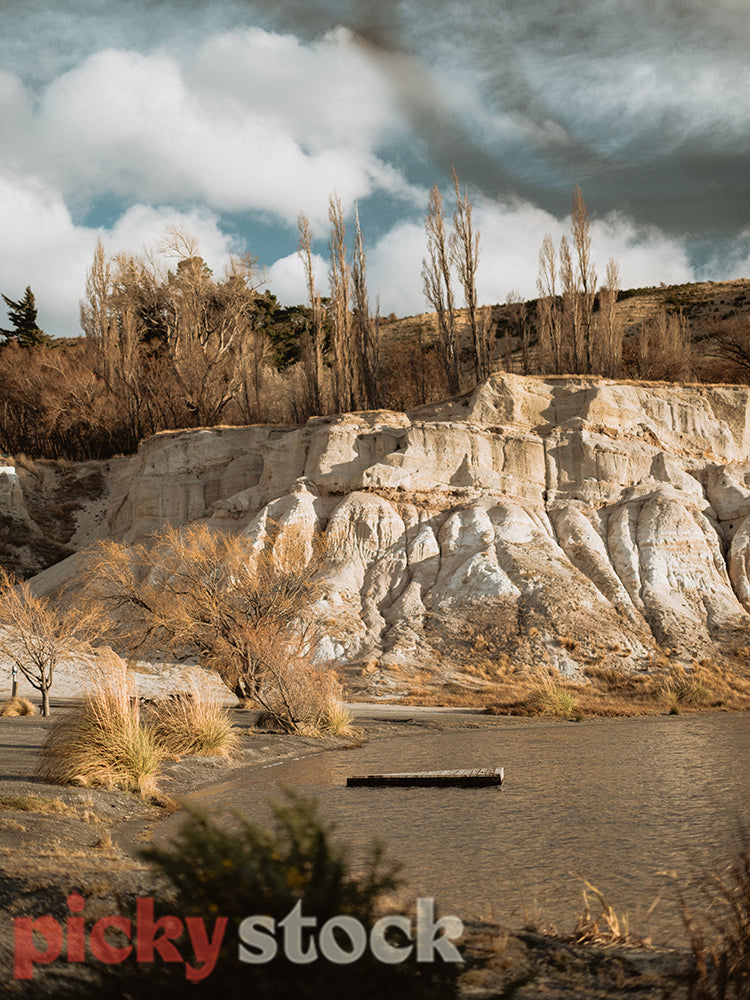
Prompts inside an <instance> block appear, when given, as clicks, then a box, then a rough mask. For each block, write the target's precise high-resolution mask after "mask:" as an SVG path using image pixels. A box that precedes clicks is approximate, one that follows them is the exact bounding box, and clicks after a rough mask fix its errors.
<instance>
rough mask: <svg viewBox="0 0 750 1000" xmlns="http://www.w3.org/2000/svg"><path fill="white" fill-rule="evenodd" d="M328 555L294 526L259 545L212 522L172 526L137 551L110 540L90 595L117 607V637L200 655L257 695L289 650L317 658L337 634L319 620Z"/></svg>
mask: <svg viewBox="0 0 750 1000" xmlns="http://www.w3.org/2000/svg"><path fill="white" fill-rule="evenodd" d="M323 555H324V545H323V542H322V540H321V539H320V538H318V537H312V538H309V537H307V536H305V535H303V534H302V533H301V532H297V531H294V530H290V529H288V528H287V529H286V530H285V531H283V532H278V533H273V532H271V534H270V535H269V537H268V539H267V541H266V544H265V546H264V547H262V548H260V549H259V548H258V547H257V546H254V545H253V544H252V543H251V542H250V540H249V539H248V538H246V537H245V536H244V535H239V534H229V533H226V532H221V531H212V530H211V529H210V528H209V527H208V526H207V525H205V524H195V525H189V526H187V527H185V528H183V529H181V530H177V529H174V528H169V527H167V528H165V529H163V530H162V531H161V532H160V533H159V534H158V535H156V536H154V538H152V539H150V540H149V541H148V542H145V543H140V544H136V545H133V546H127V545H125V544H124V543H122V542H116V541H111V540H110V541H105V542H101V543H100V544H99V545H98V546H97V547H96V548H95V549H94V550H92V551H91V552H90V553H89V555H88V557H87V560H86V564H85V580H86V595H87V598H88V600H89V601H91V602H93V603H94V605H95V606H99V607H103V608H106V609H108V611H109V620H110V622H111V628H112V636H111V637H112V639H113V640H115V641H117V642H119V643H121V644H126V645H127V646H128V648H129V650H130V652H131V654H135V653H136V652H141V653H148V652H151V653H153V652H158V651H159V650H162V651H163V650H164V649H165V648H167V649H169V650H171V651H172V653H173V654H175V655H177V656H181V655H185V654H193V655H196V654H197V655H198V656H199V657H200V658H201V660H202V661H203V663H204V664H205V665H206V666H208V667H210V668H212V669H214V670H216V671H217V673H218V674H219V676H220V677H221V678H222V680H223V681H224V683H225V684H226V685H227V687H229V688H230V690H232V691H234V692H235V693H236V694H237V696H238V697H239V698H243V699H244V698H248V699H253V698H257V697H258V695H259V692H261V693H262V691H263V689H264V684H267V682H268V678H266V677H265V676H264V672H265V671H266V669H267V668H268V665H269V663H276V657H277V654H278V651H279V650H280V649H282V648H289V649H292V648H296V649H297V650H298V652H300V653H301V651H302V650H304V651H306V653H307V655H308V657H309V659H310V660H312V659H314V656H315V652H316V650H317V649H318V648H319V646H320V642H321V641H322V639H323V636H324V635H325V634H326V631H327V630H330V628H331V626H330V623H328V622H326V621H325V620H324V619H322V618H321V616H319V615H317V616H316V615H313V614H311V606H312V605H313V603H314V601H315V600H316V598H317V597H318V595H319V594H320V584H319V583H318V580H317V577H316V571H317V569H318V568H319V567H320V565H321V561H322V558H323ZM295 644H296V645H295ZM271 647H272V648H271Z"/></svg>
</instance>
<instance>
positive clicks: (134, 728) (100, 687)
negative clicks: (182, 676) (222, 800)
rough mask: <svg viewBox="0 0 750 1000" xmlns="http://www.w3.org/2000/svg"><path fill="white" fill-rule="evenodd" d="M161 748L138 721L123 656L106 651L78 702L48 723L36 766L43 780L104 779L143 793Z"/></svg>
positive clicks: (88, 782)
mask: <svg viewBox="0 0 750 1000" xmlns="http://www.w3.org/2000/svg"><path fill="white" fill-rule="evenodd" d="M163 759H164V750H163V748H162V746H161V745H160V744H159V742H158V741H157V739H156V738H155V736H154V734H153V732H152V731H151V729H150V728H149V727H148V726H145V725H143V724H142V723H141V718H140V708H139V704H138V698H137V697H136V695H135V685H134V683H133V681H132V678H131V677H129V676H128V674H127V668H126V666H125V664H124V663H123V661H122V660H121V659H120V657H119V656H117V655H116V654H115V653H113V652H111V651H107V652H105V653H103V654H102V655H101V656H100V660H99V663H98V664H97V666H96V667H94V668H93V669H92V676H91V686H90V690H89V691H88V693H87V694H86V697H85V699H84V702H83V705H82V706H81V707H80V708H79V709H77V710H75V711H74V712H73V713H71V714H70V715H66V716H65V717H64V718H61V719H60V720H59V722H57V723H55V725H54V726H53V727H52V729H50V731H49V733H48V735H47V739H46V740H45V743H44V746H43V747H42V757H41V761H40V765H39V769H38V774H39V776H40V777H41V778H42V779H43V780H45V781H51V782H54V783H56V784H63V785H85V786H92V785H103V786H104V787H106V788H121V789H124V790H126V791H132V792H137V793H138V794H139V795H143V796H148V795H153V794H155V793H156V790H157V787H156V776H157V772H158V769H159V766H160V765H161V762H162V760H163Z"/></svg>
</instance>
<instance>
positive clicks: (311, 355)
mask: <svg viewBox="0 0 750 1000" xmlns="http://www.w3.org/2000/svg"><path fill="white" fill-rule="evenodd" d="M297 229H298V230H299V246H298V247H297V254H298V256H299V258H300V260H301V261H302V266H303V268H304V270H305V285H306V287H307V300H308V302H309V304H310V323H309V324H308V328H307V333H306V338H305V344H304V348H303V356H302V360H303V364H304V368H305V374H306V378H307V383H308V387H309V392H310V401H311V403H312V409H313V413H316V414H320V413H322V412H323V405H322V404H323V307H322V305H321V302H320V295H318V290H317V288H316V286H315V270H314V268H313V253H312V230H311V229H310V222H309V221H308V218H307V216H306V215H303V214H302V213H300V214H299V216H298V217H297Z"/></svg>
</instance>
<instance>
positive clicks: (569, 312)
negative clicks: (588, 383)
mask: <svg viewBox="0 0 750 1000" xmlns="http://www.w3.org/2000/svg"><path fill="white" fill-rule="evenodd" d="M560 283H561V286H562V287H561V292H562V313H561V323H560V331H561V338H560V339H561V342H562V350H563V370H564V369H565V368H567V370H568V371H572V372H580V370H581V363H582V362H581V358H582V343H581V311H580V310H581V301H580V297H579V294H578V282H577V281H576V276H575V270H574V266H573V258H572V257H571V253H570V244H569V243H568V240H567V238H566V237H565V236H563V237H562V239H561V240H560Z"/></svg>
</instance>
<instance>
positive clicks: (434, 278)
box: [422, 184, 461, 396]
mask: <svg viewBox="0 0 750 1000" xmlns="http://www.w3.org/2000/svg"><path fill="white" fill-rule="evenodd" d="M425 231H426V234H427V257H425V258H424V259H423V260H422V288H423V290H424V295H425V298H426V300H427V302H428V304H429V305H430V307H431V308H432V309H433V310H434V311H435V314H436V317H437V332H438V344H439V347H440V354H441V357H442V362H443V365H444V367H445V374H446V378H447V380H448V392H449V393H450V394H451V395H452V396H455V395H456V394H457V393H458V392H459V391H460V388H461V382H460V369H459V357H458V340H457V336H456V324H455V311H454V306H453V286H452V281H451V262H450V252H449V248H448V237H447V235H446V232H445V214H444V211H443V196H442V195H441V193H440V189H439V188H438V186H437V184H435V185H433V187H432V190H431V191H430V202H429V208H428V211H427V218H426V220H425Z"/></svg>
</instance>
